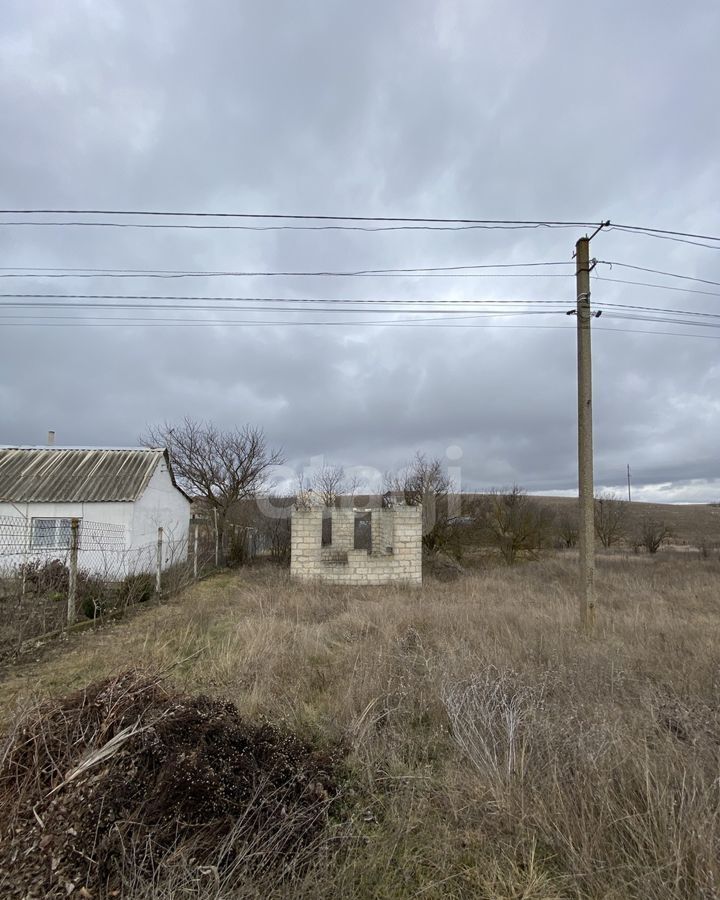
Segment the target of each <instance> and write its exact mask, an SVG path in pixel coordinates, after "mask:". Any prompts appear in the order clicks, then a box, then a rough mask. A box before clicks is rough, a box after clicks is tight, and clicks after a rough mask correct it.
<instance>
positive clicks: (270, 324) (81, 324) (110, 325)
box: [4, 319, 720, 341]
mask: <svg viewBox="0 0 720 900" xmlns="http://www.w3.org/2000/svg"><path fill="white" fill-rule="evenodd" d="M288 325H293V326H295V325H306V326H313V327H314V326H333V325H347V323H345V322H337V321H335V322H308V321H288V322H255V321H240V320H237V319H235V320H231V321H229V322H223V321H221V320H201V321H200V322H197V321H192V322H191V321H188V322H183V323H178V324H174V325H167V324H166V323H164V322H162V321H160V320H154V321H152V322H143V323H142V327H143V328H167V327H172V328H183V327H185V328H197V327H217V326H221V327H233V326H236V327H250V328H259V327H269V328H275V327H283V326H288ZM360 325H371V326H375V325H378V326H382V327H383V328H393V327H397V328H463V329H468V328H472V329H478V328H482V329H490V328H492V329H497V328H515V329H524V330H554V331H572V332H575V328H574V327H573V326H568V325H535V324H533V325H507V324H501V323H493V324H483V325H478V324H457V323H456V322H450V323H446V322H435V321H433V322H428V323H423V322H365V323H363V322H358V323H354V324H353V327H355V328H356V327H358V326H360ZM4 327H18V328H24V327H29V328H36V327H48V326H47V323H46V322H43V321H42V320H39V321H37V322H6V323H4ZM52 327H54V328H128V327H137V326H135V325H132V324H125V323H124V322H123V323H119V322H107V321H102V322H97V323H92V322H85V321H79V322H77V323H75V322H73V323H69V322H68V323H66V324H61V323H57V324H55V325H53V326H52ZM593 331H594V332H595V331H606V332H615V333H618V334H642V335H653V336H655V337H680V338H700V339H703V340H711V341H720V337H715V336H714V335H708V334H688V333H687V332H677V331H658V330H652V331H650V330H647V329H639V328H606V327H604V326H594V327H593Z"/></svg>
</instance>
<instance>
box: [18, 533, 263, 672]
mask: <svg viewBox="0 0 720 900" xmlns="http://www.w3.org/2000/svg"><path fill="white" fill-rule="evenodd" d="M74 521H75V522H76V524H75V530H74V533H73V525H72V522H73V520H71V519H67V518H55V519H50V518H47V519H39V518H34V519H25V518H22V517H20V516H17V517H15V516H12V517H10V516H4V517H0V660H1V659H2V658H3V657H8V656H12V655H13V654H15V653H17V652H18V651H19V650H20V649H21V648H22V647H23V645H25V644H26V642H27V641H28V640H29V639H32V638H34V637H38V636H41V635H47V634H48V633H51V632H54V631H57V630H60V629H62V628H63V627H64V626H65V625H66V624H68V623H71V622H74V621H76V620H82V619H83V618H85V619H88V620H93V619H97V618H102V617H104V616H107V615H110V614H113V613H115V612H117V611H119V610H122V609H123V608H124V607H126V606H128V605H132V604H135V603H142V602H144V601H147V600H150V599H152V598H154V597H157V596H160V595H162V596H167V595H170V594H172V593H175V592H176V591H178V590H180V589H181V588H182V587H185V586H186V585H188V584H190V583H191V582H192V581H194V580H196V579H198V578H201V577H203V576H204V575H207V574H208V573H210V572H212V571H213V570H214V569H215V568H216V565H217V563H218V562H220V563H222V562H223V561H224V560H227V559H228V558H229V556H230V554H231V552H233V548H234V552H236V553H237V554H238V555H239V557H240V558H238V559H237V561H236V562H238V563H240V562H244V561H246V560H247V559H250V558H252V557H253V556H255V555H256V553H257V547H256V543H257V542H256V541H254V539H253V536H252V531H253V530H252V529H245V530H244V531H242V532H237V531H234V532H233V531H230V532H228V533H227V534H225V536H224V539H223V542H222V544H221V545H218V543H217V541H216V539H215V533H214V528H213V527H212V523H209V522H204V521H202V520H193V522H192V523H191V527H190V529H189V532H188V533H187V534H183V535H182V536H180V537H176V536H175V535H174V534H172V533H171V532H167V531H166V532H162V531H161V530H159V532H158V538H159V540H155V541H152V542H147V543H143V544H142V545H140V546H130V547H128V546H127V535H126V532H125V528H124V527H123V526H122V525H117V524H112V523H106V522H93V521H89V520H84V519H83V520H74ZM238 547H240V548H241V549H240V550H238Z"/></svg>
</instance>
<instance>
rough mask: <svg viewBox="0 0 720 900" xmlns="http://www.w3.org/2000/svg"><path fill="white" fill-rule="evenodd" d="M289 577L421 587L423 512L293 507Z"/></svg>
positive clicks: (417, 509)
mask: <svg viewBox="0 0 720 900" xmlns="http://www.w3.org/2000/svg"><path fill="white" fill-rule="evenodd" d="M323 519H325V525H326V527H323ZM328 519H329V527H327V525H328ZM290 573H291V575H292V576H293V577H294V578H297V579H299V580H302V581H312V580H313V579H318V580H320V581H330V582H334V583H335V584H389V583H393V582H395V583H398V582H400V583H405V584H421V583H422V508H421V507H419V506H397V507H392V508H388V509H384V508H383V509H380V508H378V509H370V510H357V509H327V508H323V507H315V508H310V509H294V510H293V513H292V533H291V544H290Z"/></svg>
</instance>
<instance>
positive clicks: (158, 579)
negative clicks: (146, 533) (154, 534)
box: [155, 526, 163, 597]
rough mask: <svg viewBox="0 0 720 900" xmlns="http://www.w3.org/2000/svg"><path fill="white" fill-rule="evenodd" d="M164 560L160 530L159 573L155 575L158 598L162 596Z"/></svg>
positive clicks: (158, 545) (161, 532)
mask: <svg viewBox="0 0 720 900" xmlns="http://www.w3.org/2000/svg"><path fill="white" fill-rule="evenodd" d="M162 558H163V530H162V526H161V527H160V528H158V538H157V571H156V573H155V593H156V594H157V595H158V597H159V596H160V595H161V594H162Z"/></svg>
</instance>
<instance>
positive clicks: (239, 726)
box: [0, 671, 342, 897]
mask: <svg viewBox="0 0 720 900" xmlns="http://www.w3.org/2000/svg"><path fill="white" fill-rule="evenodd" d="M341 756H342V753H341V751H340V750H339V749H338V748H335V749H331V750H320V749H317V748H315V747H313V746H312V745H310V744H309V743H308V742H306V741H303V740H301V739H300V738H298V737H297V736H295V735H294V734H292V733H291V732H289V731H286V730H280V729H278V728H275V727H273V726H272V725H269V724H267V723H261V724H252V723H250V722H247V721H246V720H244V719H243V718H241V717H240V716H239V715H238V713H237V711H236V709H235V707H234V706H233V705H232V704H229V703H225V702H221V701H218V700H211V699H209V698H207V697H203V696H200V697H188V696H184V695H181V694H178V693H175V692H173V691H172V690H170V689H169V688H168V687H167V686H166V685H165V684H164V683H163V681H162V680H161V678H160V677H156V676H151V675H147V674H143V673H140V672H137V671H128V672H125V673H124V674H122V675H120V676H117V677H114V678H110V679H107V680H105V681H101V682H98V683H95V684H93V685H92V686H90V687H89V688H88V689H86V690H85V691H81V692H78V693H75V694H72V695H70V696H68V697H66V698H64V699H61V700H56V701H47V702H45V703H43V704H42V705H40V706H38V707H37V708H35V709H33V710H31V711H30V712H29V713H28V714H27V715H26V716H25V717H24V718H23V719H21V720H20V721H19V722H18V724H17V725H16V727H15V729H14V730H13V731H12V732H11V734H10V735H9V736H8V737H7V739H6V741H5V744H4V747H3V750H2V756H1V757H0V834H1V837H2V844H1V848H0V884H2V886H3V896H4V897H32V896H38V897H40V896H45V897H53V896H66V895H67V894H69V893H74V891H75V890H76V889H77V890H80V889H81V888H84V889H85V891H86V892H90V894H91V895H92V896H98V893H97V892H98V891H99V892H101V894H100V895H103V894H102V892H104V891H106V890H109V889H110V888H112V887H113V886H114V885H118V884H120V883H123V882H124V883H125V884H127V881H128V872H131V873H132V878H133V879H134V880H135V881H137V882H140V881H145V882H147V881H148V879H149V880H150V881H152V880H153V878H154V875H155V873H157V872H158V871H162V870H163V869H164V868H166V865H167V863H168V861H169V860H173V859H174V860H177V859H178V858H180V857H182V858H184V859H185V860H186V861H187V860H191V861H192V863H193V865H194V869H195V870H198V869H199V868H203V867H205V868H207V867H210V868H209V869H208V871H209V872H211V873H215V874H216V875H217V878H218V879H219V878H220V877H221V876H222V877H223V878H224V877H226V875H227V871H228V870H233V869H236V868H237V867H238V866H239V865H240V864H241V863H242V865H243V866H247V867H248V868H249V869H250V870H252V871H254V872H255V873H256V874H257V873H258V872H262V870H264V869H268V868H270V869H272V870H273V872H274V873H275V875H276V876H277V875H278V873H280V875H282V872H283V871H292V870H295V869H297V867H298V865H299V860H301V859H302V858H303V852H304V851H306V850H307V849H308V848H309V847H311V846H312V845H313V844H314V843H315V842H316V841H317V840H318V838H319V837H320V836H321V834H322V832H323V829H324V828H325V825H326V823H327V820H328V814H329V812H330V810H331V808H332V806H333V804H334V803H336V802H337V797H338V791H339V787H338V773H339V767H340V760H341ZM193 865H191V866H190V868H191V869H192V868H193ZM205 874H207V872H206V873H205ZM84 896H87V893H86V894H84Z"/></svg>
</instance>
